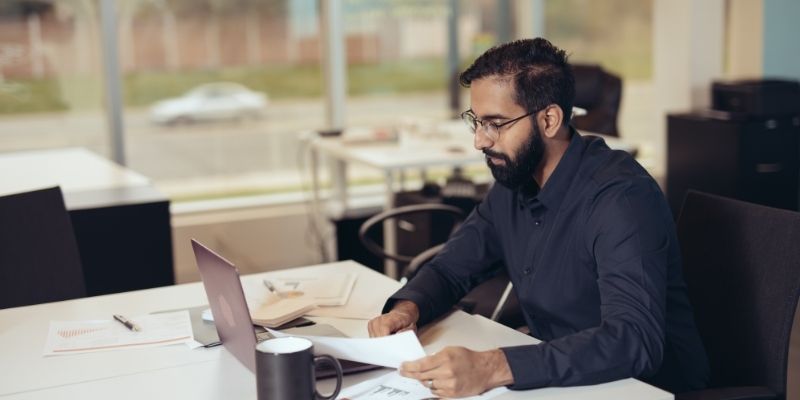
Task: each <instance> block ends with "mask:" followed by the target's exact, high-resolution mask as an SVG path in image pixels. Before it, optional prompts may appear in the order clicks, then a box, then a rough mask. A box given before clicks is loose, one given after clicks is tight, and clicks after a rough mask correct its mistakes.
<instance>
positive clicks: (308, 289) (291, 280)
mask: <svg viewBox="0 0 800 400" xmlns="http://www.w3.org/2000/svg"><path fill="white" fill-rule="evenodd" d="M356 277H357V275H356V274H353V273H349V274H328V275H320V276H308V275H304V276H303V275H297V276H292V275H282V276H278V277H275V278H273V279H269V281H270V282H272V284H273V285H275V289H277V290H278V292H282V293H297V294H299V295H301V296H303V297H308V298H311V299H313V300H314V303H316V304H317V305H318V306H323V307H325V306H342V305H345V304H347V300H348V299H349V298H350V293H352V292H353V286H354V285H355V284H356Z"/></svg>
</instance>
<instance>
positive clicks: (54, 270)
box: [0, 187, 86, 308]
mask: <svg viewBox="0 0 800 400" xmlns="http://www.w3.org/2000/svg"><path fill="white" fill-rule="evenodd" d="M85 296H86V287H85V283H84V277H83V269H82V267H81V259H80V255H79V254H78V245H77V243H76V241H75V236H74V233H73V231H72V222H71V221H70V217H69V214H68V213H67V210H66V208H65V206H64V198H63V196H62V194H61V189H60V188H58V187H54V188H50V189H44V190H37V191H33V192H27V193H20V194H14V195H9V196H4V197H0V308H8V307H19V306H25V305H30V304H37V303H46V302H51V301H59V300H67V299H74V298H79V297H85Z"/></svg>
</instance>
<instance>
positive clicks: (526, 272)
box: [522, 268, 531, 275]
mask: <svg viewBox="0 0 800 400" xmlns="http://www.w3.org/2000/svg"><path fill="white" fill-rule="evenodd" d="M522 273H523V274H525V275H530V273H531V269H530V268H525V269H524V270H523V271H522Z"/></svg>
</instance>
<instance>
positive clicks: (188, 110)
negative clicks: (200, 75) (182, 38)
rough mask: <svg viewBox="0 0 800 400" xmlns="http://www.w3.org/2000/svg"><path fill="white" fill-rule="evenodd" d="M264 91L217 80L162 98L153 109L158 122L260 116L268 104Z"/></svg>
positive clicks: (151, 112)
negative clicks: (172, 96) (183, 92)
mask: <svg viewBox="0 0 800 400" xmlns="http://www.w3.org/2000/svg"><path fill="white" fill-rule="evenodd" d="M267 102H268V99H267V96H266V95H265V94H264V93H259V92H255V91H252V90H250V89H248V88H246V87H244V86H242V85H240V84H238V83H231V82H216V83H207V84H204V85H200V86H198V87H196V88H194V89H192V90H190V91H188V92H186V94H184V95H183V96H180V97H176V98H172V99H166V100H161V101H159V102H157V103H155V104H154V105H153V106H152V107H151V108H150V119H151V121H153V122H155V123H157V124H177V123H189V122H199V121H212V120H226V119H245V118H258V117H261V116H262V115H263V113H264V109H265V108H266V106H267Z"/></svg>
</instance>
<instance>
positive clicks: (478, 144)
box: [473, 127, 494, 150]
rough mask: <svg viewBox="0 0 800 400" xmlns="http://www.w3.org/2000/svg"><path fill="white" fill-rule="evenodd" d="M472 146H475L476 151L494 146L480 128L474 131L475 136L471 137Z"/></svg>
mask: <svg viewBox="0 0 800 400" xmlns="http://www.w3.org/2000/svg"><path fill="white" fill-rule="evenodd" d="M473 145H474V146H475V149H476V150H483V149H488V148H490V147H492V146H493V145H494V142H493V141H492V139H489V136H487V135H486V133H484V131H483V129H482V128H481V127H478V129H476V130H475V135H474V137H473Z"/></svg>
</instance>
